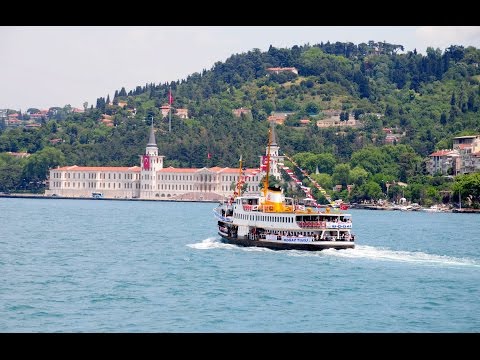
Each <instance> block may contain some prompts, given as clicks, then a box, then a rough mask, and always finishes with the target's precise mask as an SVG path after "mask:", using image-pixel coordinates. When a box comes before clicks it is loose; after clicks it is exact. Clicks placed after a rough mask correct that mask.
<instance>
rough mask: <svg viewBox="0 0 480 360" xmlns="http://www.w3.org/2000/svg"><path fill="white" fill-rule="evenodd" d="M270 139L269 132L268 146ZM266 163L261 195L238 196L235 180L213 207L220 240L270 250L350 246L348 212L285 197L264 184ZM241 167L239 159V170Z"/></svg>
mask: <svg viewBox="0 0 480 360" xmlns="http://www.w3.org/2000/svg"><path fill="white" fill-rule="evenodd" d="M270 142H271V135H270V133H269V147H270ZM269 154H270V151H268V152H267V157H268V156H269ZM269 164H270V161H269V159H267V169H266V176H265V179H264V185H263V189H262V194H261V195H249V196H242V195H241V188H242V185H243V184H242V181H241V180H239V181H238V182H237V186H236V189H235V192H234V196H232V197H231V198H230V199H229V200H228V201H224V202H222V203H221V204H219V205H218V206H217V207H216V208H215V209H213V212H214V215H215V218H216V219H217V225H218V235H220V237H221V239H222V241H223V242H226V243H230V244H235V245H240V246H255V247H266V248H269V249H274V250H310V251H315V250H323V249H349V248H354V246H355V235H354V234H353V233H352V216H351V214H347V213H343V212H342V211H341V210H332V209H330V208H320V207H316V206H314V204H313V203H312V202H310V203H309V202H308V201H306V202H304V204H299V203H295V201H294V199H293V198H290V197H285V196H284V194H283V192H282V190H281V189H280V188H278V187H272V186H271V187H269V186H268V175H269V171H270V169H269ZM241 169H242V162H241V160H240V173H241ZM240 178H241V177H240V176H239V179H240Z"/></svg>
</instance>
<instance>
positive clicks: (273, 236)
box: [265, 235, 313, 243]
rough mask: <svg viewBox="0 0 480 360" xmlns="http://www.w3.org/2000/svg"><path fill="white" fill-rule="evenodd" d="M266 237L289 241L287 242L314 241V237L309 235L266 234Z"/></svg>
mask: <svg viewBox="0 0 480 360" xmlns="http://www.w3.org/2000/svg"><path fill="white" fill-rule="evenodd" d="M265 239H266V240H268V241H276V242H287V243H310V242H312V241H313V238H312V237H308V236H304V237H297V236H280V235H266V237H265Z"/></svg>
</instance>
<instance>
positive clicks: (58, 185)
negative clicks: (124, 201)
mask: <svg viewBox="0 0 480 360" xmlns="http://www.w3.org/2000/svg"><path fill="white" fill-rule="evenodd" d="M52 184H53V188H61V186H62V182H60V181H53V182H52ZM64 184H65V188H69V187H72V188H75V187H77V188H80V187H83V188H85V187H87V188H89V189H106V188H108V189H111V188H113V189H115V188H118V189H121V188H122V183H118V186H117V184H116V183H96V182H87V183H86V184H85V183H81V182H78V183H77V182H72V183H70V182H69V181H67V182H65V183H64ZM106 185H108V186H106ZM133 185H134V184H133V183H124V184H123V188H124V189H133ZM139 188H140V184H138V183H136V184H135V189H139Z"/></svg>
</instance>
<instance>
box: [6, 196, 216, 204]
mask: <svg viewBox="0 0 480 360" xmlns="http://www.w3.org/2000/svg"><path fill="white" fill-rule="evenodd" d="M0 198H15V199H50V200H57V199H58V200H95V201H98V200H100V201H104V200H113V201H158V202H200V203H217V202H218V201H217V200H215V201H214V200H187V199H185V200H175V199H164V200H160V199H158V200H157V199H133V198H93V197H88V198H87V197H68V196H45V195H43V194H0Z"/></svg>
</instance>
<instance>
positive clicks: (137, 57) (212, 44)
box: [0, 26, 480, 111]
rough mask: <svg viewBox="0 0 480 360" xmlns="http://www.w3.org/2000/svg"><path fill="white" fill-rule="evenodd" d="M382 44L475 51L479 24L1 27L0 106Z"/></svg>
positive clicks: (59, 100) (51, 101) (40, 103)
mask: <svg viewBox="0 0 480 360" xmlns="http://www.w3.org/2000/svg"><path fill="white" fill-rule="evenodd" d="M369 40H374V41H386V42H389V43H393V44H401V45H403V46H404V47H405V50H406V51H408V50H413V49H414V48H416V49H417V51H418V52H421V53H425V50H426V48H427V47H429V46H431V47H434V48H437V47H438V48H440V49H442V50H444V49H445V48H447V47H449V46H450V45H452V44H455V45H463V46H475V47H477V48H480V27H472V26H470V27H469V26H460V27H443V26H419V27H414V26H403V27H398V26H387V27H385V26H364V27H353V26H352V27H348V26H325V27H322V26H320V27H318V26H305V27H301V26H292V27H283V26H264V27H262V26H244V27H239V26H232V27H224V26H171V27H169V26H167V27H148V26H146V27H136V26H135V27H134V26H131V27H129V26H125V27H123V26H118V27H114V26H110V27H94V26H82V27H73V26H72V27H61V26H58V27H55V26H45V27H34V26H30V27H29V26H25V27H15V26H3V27H2V26H0V49H1V54H2V56H0V84H1V86H0V109H4V108H9V109H16V110H22V111H26V110H27V109H28V108H30V107H35V108H40V109H44V108H49V107H51V106H60V107H63V106H65V105H67V104H70V105H72V106H73V107H80V108H81V107H82V104H83V103H84V102H85V101H87V102H88V104H89V106H90V105H91V104H93V105H95V101H96V99H97V98H98V97H101V96H104V97H106V96H107V94H109V95H110V98H111V99H112V98H113V94H114V92H115V90H120V89H121V88H122V86H124V87H125V89H126V90H127V92H128V91H129V90H132V89H134V88H135V87H136V86H143V85H145V84H146V83H151V82H153V83H155V84H158V83H165V82H170V81H175V80H179V79H185V78H186V77H187V76H188V75H190V74H192V73H194V72H201V71H202V70H203V69H207V70H209V69H210V68H211V67H212V66H213V64H214V63H215V62H217V61H224V60H226V59H227V58H228V57H229V56H230V55H232V54H236V53H242V52H247V51H249V50H252V49H254V48H259V49H260V50H262V51H265V50H268V47H269V46H270V45H273V46H275V47H292V46H293V45H304V44H307V43H310V44H311V45H313V44H317V43H320V42H322V41H323V42H327V41H330V42H335V41H350V42H353V43H354V44H359V43H361V42H368V41H369Z"/></svg>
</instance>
